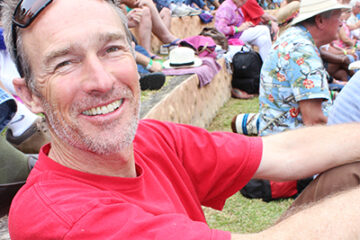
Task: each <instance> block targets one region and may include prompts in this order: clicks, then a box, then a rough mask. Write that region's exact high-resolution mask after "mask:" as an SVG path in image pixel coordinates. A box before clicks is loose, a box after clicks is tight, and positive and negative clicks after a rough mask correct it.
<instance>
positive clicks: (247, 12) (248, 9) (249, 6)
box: [241, 0, 264, 25]
mask: <svg viewBox="0 0 360 240" xmlns="http://www.w3.org/2000/svg"><path fill="white" fill-rule="evenodd" d="M241 9H242V10H243V13H244V17H245V21H251V22H252V23H253V24H255V25H258V24H259V23H260V21H261V16H262V15H263V14H264V10H263V9H262V8H261V6H260V5H259V4H258V3H257V1H256V0H248V1H246V3H245V4H244V5H243V6H242V7H241Z"/></svg>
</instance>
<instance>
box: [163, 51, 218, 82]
mask: <svg viewBox="0 0 360 240" xmlns="http://www.w3.org/2000/svg"><path fill="white" fill-rule="evenodd" d="M201 60H202V65H201V66H200V67H188V68H169V69H163V73H164V74H165V75H186V74H197V76H198V78H199V87H203V86H205V85H207V84H209V83H210V82H211V81H212V79H213V78H214V77H215V75H216V74H217V73H218V72H219V71H220V70H221V65H220V64H219V63H218V62H217V61H216V60H215V59H214V58H212V57H202V58H201Z"/></svg>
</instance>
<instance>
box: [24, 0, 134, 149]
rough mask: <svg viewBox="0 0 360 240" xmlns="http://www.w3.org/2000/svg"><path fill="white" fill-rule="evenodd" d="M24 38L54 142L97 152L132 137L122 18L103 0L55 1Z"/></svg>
mask: <svg viewBox="0 0 360 240" xmlns="http://www.w3.org/2000/svg"><path fill="white" fill-rule="evenodd" d="M23 40H24V47H25V51H26V53H27V55H28V57H29V60H30V63H31V67H32V69H33V73H34V76H35V82H36V86H37V89H38V91H39V92H40V95H41V96H40V97H38V99H39V100H38V102H39V104H38V105H40V108H41V109H42V111H43V112H44V113H45V115H46V117H47V118H48V120H49V124H50V129H51V132H52V134H53V135H54V136H53V137H54V139H53V142H54V143H56V144H60V145H63V144H64V143H66V144H69V145H71V146H73V147H75V148H79V149H82V150H85V151H91V152H95V153H98V154H111V153H116V152H119V151H120V150H121V149H122V148H124V147H127V146H129V145H130V144H131V143H132V140H133V138H134V134H135V131H136V128H137V122H138V115H139V114H138V113H139V104H140V103H139V99H140V91H139V81H138V74H137V69H136V64H135V61H134V58H133V56H132V54H131V51H130V46H129V45H128V42H127V40H126V35H125V31H124V29H123V25H122V24H121V20H120V18H119V16H118V15H117V13H116V11H115V10H114V9H113V8H111V6H110V5H108V3H106V2H105V1H103V0H76V1H74V0H62V1H53V2H52V3H51V4H50V5H49V6H48V7H47V8H46V9H45V10H44V11H43V12H42V13H41V14H40V15H39V16H38V18H37V19H36V20H35V21H34V22H33V24H32V25H31V26H30V27H29V28H27V29H26V30H25V31H24V34H23ZM35 98H36V97H35Z"/></svg>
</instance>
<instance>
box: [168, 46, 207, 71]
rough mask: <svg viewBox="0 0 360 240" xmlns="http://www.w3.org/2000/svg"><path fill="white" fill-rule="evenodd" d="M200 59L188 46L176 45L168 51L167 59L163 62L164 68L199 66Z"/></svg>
mask: <svg viewBox="0 0 360 240" xmlns="http://www.w3.org/2000/svg"><path fill="white" fill-rule="evenodd" d="M201 64H202V60H201V59H200V58H199V57H197V56H195V51H194V50H193V49H191V48H189V47H177V48H174V49H172V50H171V51H170V53H169V59H168V60H166V61H165V62H164V63H163V67H164V68H188V67H199V66H201Z"/></svg>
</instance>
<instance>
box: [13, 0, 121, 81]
mask: <svg viewBox="0 0 360 240" xmlns="http://www.w3.org/2000/svg"><path fill="white" fill-rule="evenodd" d="M51 2H52V0H21V1H20V2H19V3H18V5H17V6H16V8H15V11H14V14H13V18H12V25H11V34H12V40H13V49H12V51H13V54H14V56H15V65H16V68H17V70H18V72H19V74H20V76H21V77H24V73H23V70H22V69H23V68H22V65H21V62H20V59H19V57H18V52H17V44H16V42H17V34H16V27H19V28H26V27H28V26H29V25H30V24H31V23H32V22H33V21H34V20H35V18H36V17H37V16H38V15H39V13H40V12H41V11H42V10H43V9H44V8H46V7H47V6H48V5H49V4H50V3H51ZM112 2H113V3H115V1H114V0H112Z"/></svg>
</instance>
